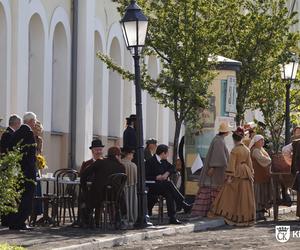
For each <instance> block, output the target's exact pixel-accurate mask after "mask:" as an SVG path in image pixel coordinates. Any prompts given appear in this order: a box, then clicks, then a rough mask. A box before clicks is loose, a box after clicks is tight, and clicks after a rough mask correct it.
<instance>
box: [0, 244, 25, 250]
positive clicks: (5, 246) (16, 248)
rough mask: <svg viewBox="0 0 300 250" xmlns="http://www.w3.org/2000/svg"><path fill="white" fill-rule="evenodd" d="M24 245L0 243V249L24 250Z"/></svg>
mask: <svg viewBox="0 0 300 250" xmlns="http://www.w3.org/2000/svg"><path fill="white" fill-rule="evenodd" d="M24 249H25V248H24V247H20V246H15V245H9V244H7V243H4V244H0V250H24Z"/></svg>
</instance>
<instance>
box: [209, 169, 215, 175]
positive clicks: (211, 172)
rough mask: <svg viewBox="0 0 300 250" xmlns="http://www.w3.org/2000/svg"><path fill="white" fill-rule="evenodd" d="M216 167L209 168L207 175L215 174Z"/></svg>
mask: <svg viewBox="0 0 300 250" xmlns="http://www.w3.org/2000/svg"><path fill="white" fill-rule="evenodd" d="M214 172H215V169H214V168H209V169H208V171H207V176H209V177H212V176H213V175H214Z"/></svg>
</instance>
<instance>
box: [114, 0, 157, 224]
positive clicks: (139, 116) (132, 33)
mask: <svg viewBox="0 0 300 250" xmlns="http://www.w3.org/2000/svg"><path fill="white" fill-rule="evenodd" d="M120 23H121V26H122V31H123V36H124V40H125V43H126V46H127V49H128V50H130V51H131V53H132V54H133V58H134V69H135V80H134V83H135V97H136V120H137V128H136V130H137V149H136V154H137V163H138V218H137V221H136V223H135V226H136V227H146V226H149V225H150V223H148V222H147V194H146V190H145V163H144V137H143V113H142V90H141V76H140V64H139V60H140V51H141V49H142V48H143V47H144V46H145V41H146V35H147V27H148V18H147V17H146V16H145V15H144V14H143V12H142V10H141V8H140V7H139V6H138V5H137V4H136V1H133V0H132V1H131V3H130V4H129V6H128V7H127V8H126V12H125V14H124V17H123V18H122V20H121V21H120ZM151 225H152V224H151Z"/></svg>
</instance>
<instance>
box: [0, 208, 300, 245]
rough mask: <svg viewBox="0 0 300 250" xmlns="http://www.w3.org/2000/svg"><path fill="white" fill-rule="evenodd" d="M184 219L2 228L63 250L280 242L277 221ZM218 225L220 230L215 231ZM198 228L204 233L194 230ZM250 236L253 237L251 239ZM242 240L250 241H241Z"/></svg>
mask: <svg viewBox="0 0 300 250" xmlns="http://www.w3.org/2000/svg"><path fill="white" fill-rule="evenodd" d="M290 211H295V207H292V208H285V210H282V209H281V210H280V212H281V213H289V212H290ZM182 216H184V215H182ZM284 216H285V215H282V216H281V217H280V219H281V220H282V219H291V218H294V219H295V218H296V217H295V213H294V212H290V213H289V217H284ZM182 219H183V220H185V221H186V224H185V225H176V226H175V225H160V226H155V227H152V228H148V229H144V230H127V231H108V232H107V233H104V232H103V231H99V230H89V229H80V228H72V227H61V228H54V227H40V228H36V229H35V230H34V231H31V232H17V231H9V230H7V229H6V228H1V227H0V242H8V243H11V244H16V245H22V246H24V247H26V248H28V249H41V248H42V249H60V250H67V249H68V250H71V249H81V250H83V249H88V250H92V249H99V248H109V249H111V248H112V247H113V246H120V245H121V247H117V248H114V249H117V250H120V249H183V248H185V250H187V249H201V248H202V247H204V248H206V249H207V248H208V249H210V248H216V249H218V248H219V249H226V248H232V249H242V248H247V249H248V247H252V248H257V246H258V245H260V244H261V245H264V244H270V243H272V242H274V244H275V243H276V242H275V238H274V225H275V224H274V223H273V222H267V223H265V224H264V223H262V224H261V223H259V224H258V225H256V226H255V227H251V228H243V229H241V228H231V227H226V226H225V227H224V221H223V220H222V219H214V220H199V219H197V218H196V220H189V219H188V218H184V217H183V218H182ZM194 219H195V218H194ZM270 219H272V218H270ZM272 223H273V224H272ZM289 223H290V222H289ZM291 223H294V224H292V225H293V226H295V227H296V226H297V225H298V222H291ZM281 224H282V222H281ZM283 224H284V223H283ZM215 228H218V230H213V229H215ZM272 230H273V231H272ZM195 231H202V232H200V233H193V232H195ZM250 238H251V240H249V239H250ZM255 238H257V239H255ZM239 239H240V241H241V242H246V243H241V244H240V243H239V242H240V241H239ZM291 242H293V241H291ZM258 243H259V244H258ZM298 243H300V240H299V242H298ZM272 244H273V243H272ZM133 246H134V247H133ZM280 246H281V245H280ZM132 247H133V248H132ZM291 249H293V248H291ZM298 249H299V247H298Z"/></svg>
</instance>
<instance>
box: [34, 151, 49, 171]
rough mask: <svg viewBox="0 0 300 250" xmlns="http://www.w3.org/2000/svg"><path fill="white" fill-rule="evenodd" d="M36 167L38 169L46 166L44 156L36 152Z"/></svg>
mask: <svg viewBox="0 0 300 250" xmlns="http://www.w3.org/2000/svg"><path fill="white" fill-rule="evenodd" d="M36 167H37V169H39V170H42V169H45V168H46V167H47V161H46V158H45V157H44V156H43V155H41V154H38V155H37V156H36Z"/></svg>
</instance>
